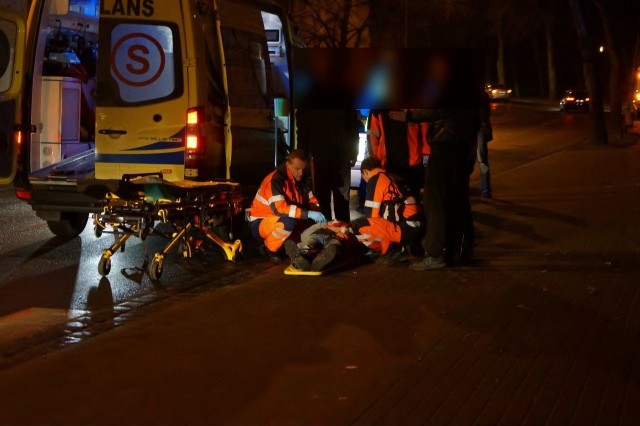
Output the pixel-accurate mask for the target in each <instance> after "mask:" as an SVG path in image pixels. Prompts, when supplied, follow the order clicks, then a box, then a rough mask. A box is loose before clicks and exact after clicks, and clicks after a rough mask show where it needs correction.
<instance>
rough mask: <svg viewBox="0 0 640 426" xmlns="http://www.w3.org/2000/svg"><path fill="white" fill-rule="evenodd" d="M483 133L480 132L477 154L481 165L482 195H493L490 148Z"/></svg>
mask: <svg viewBox="0 0 640 426" xmlns="http://www.w3.org/2000/svg"><path fill="white" fill-rule="evenodd" d="M487 144H488V142H486V138H485V136H484V134H483V133H482V132H478V147H477V149H476V154H477V157H478V163H479V164H480V193H482V194H490V193H491V171H490V169H489V146H488V145H487Z"/></svg>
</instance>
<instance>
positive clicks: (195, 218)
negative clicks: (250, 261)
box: [93, 174, 243, 280]
mask: <svg viewBox="0 0 640 426" xmlns="http://www.w3.org/2000/svg"><path fill="white" fill-rule="evenodd" d="M242 199H243V198H242V195H241V192H240V185H239V184H237V183H235V182H230V181H209V182H195V181H167V180H164V179H162V175H160V174H143V175H136V176H128V175H125V176H123V179H122V181H120V182H119V185H118V189H117V190H115V191H113V192H109V193H108V194H107V196H106V198H105V199H104V200H103V207H102V212H101V213H100V214H95V215H94V217H93V220H94V232H95V235H96V237H100V236H101V235H102V234H103V233H111V234H113V235H114V237H115V241H114V243H113V244H112V245H111V246H110V247H109V248H107V249H105V250H104V251H103V253H102V256H101V257H100V261H99V263H98V272H99V273H100V275H102V276H106V275H108V274H109V272H110V270H111V257H112V256H114V255H115V254H116V253H117V251H118V250H121V251H124V248H125V243H126V242H127V240H128V239H129V238H131V237H137V238H140V239H141V240H142V241H144V242H145V244H144V247H145V263H144V264H143V267H142V269H147V266H148V273H149V277H150V278H151V279H153V280H157V279H159V278H160V276H161V275H162V270H163V263H164V259H165V256H166V255H167V254H168V253H169V252H171V251H172V250H173V249H175V248H178V249H179V251H180V252H181V254H182V256H183V257H191V255H192V252H193V251H194V249H195V248H196V247H199V246H200V245H201V244H202V243H203V242H204V241H209V242H212V243H214V244H215V245H216V246H218V247H219V248H221V249H222V252H223V254H224V257H225V258H226V259H227V260H230V261H232V262H233V261H235V260H236V256H237V255H238V253H240V252H241V251H242V242H241V241H240V240H235V241H233V242H232V241H228V240H230V239H232V236H231V234H230V233H229V231H228V230H229V229H231V225H232V224H231V221H232V220H233V218H234V217H235V216H237V215H238V214H239V213H240V212H241V211H242V205H241V204H242ZM160 224H164V225H163V226H162V227H161V226H160ZM166 225H168V228H169V229H170V230H169V231H168V232H167V231H166V230H162V229H165V228H167V226H166ZM161 228H162V229H161ZM152 235H156V236H160V237H163V238H165V239H167V240H168V243H167V244H166V245H165V247H164V248H163V249H162V250H161V251H159V252H156V253H155V254H154V255H153V259H152V260H151V263H149V262H148V257H147V255H146V238H147V237H149V236H152Z"/></svg>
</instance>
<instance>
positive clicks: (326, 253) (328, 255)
mask: <svg viewBox="0 0 640 426" xmlns="http://www.w3.org/2000/svg"><path fill="white" fill-rule="evenodd" d="M336 254H338V247H337V246H336V245H334V244H331V245H329V246H327V247H325V248H324V250H322V251H321V252H320V253H318V254H317V255H316V257H315V258H314V259H313V262H311V270H312V271H321V270H322V269H323V268H324V267H326V266H327V265H328V264H330V263H331V262H333V259H335V257H336Z"/></svg>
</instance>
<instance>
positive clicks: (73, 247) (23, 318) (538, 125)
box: [0, 103, 588, 359]
mask: <svg viewBox="0 0 640 426" xmlns="http://www.w3.org/2000/svg"><path fill="white" fill-rule="evenodd" d="M492 121H493V125H494V136H495V138H494V141H493V142H491V145H490V156H491V157H490V158H491V160H490V161H491V165H492V174H493V176H494V178H495V177H496V176H499V175H501V174H504V173H509V172H510V171H511V170H514V169H515V168H519V167H528V166H529V165H531V164H535V163H536V162H537V161H539V160H540V159H542V158H544V157H547V156H549V155H554V153H557V152H559V151H562V150H564V149H566V148H568V147H569V146H571V145H574V144H576V143H578V142H580V141H583V140H584V138H585V137H586V134H587V130H588V117H587V116H586V115H584V114H560V113H558V112H556V111H549V109H548V108H545V107H544V106H543V107H540V106H526V105H524V106H523V105H518V104H513V103H504V104H494V108H493V116H492ZM473 184H475V181H474V183H473ZM0 233H1V237H0V355H3V356H11V357H13V356H14V355H15V354H16V353H20V352H23V351H25V350H27V349H29V348H30V347H33V346H35V345H37V344H40V343H41V342H43V341H46V340H47V339H51V338H52V336H57V335H58V333H53V334H51V333H50V332H49V331H50V330H57V331H58V332H59V331H60V330H61V329H62V328H65V327H66V328H68V325H69V323H73V322H74V321H75V320H76V319H77V318H83V319H84V320H89V321H90V320H91V319H92V318H94V317H95V316H96V315H98V314H99V315H103V314H104V313H105V312H107V313H112V312H114V311H116V310H122V309H128V310H130V311H132V312H135V310H136V309H137V308H138V307H140V306H145V305H148V304H150V303H154V301H157V300H159V299H164V298H167V297H171V296H173V295H175V294H177V293H180V292H182V291H184V290H185V289H193V288H197V287H198V286H205V285H206V286H211V285H215V283H216V282H217V281H220V282H222V281H224V280H222V279H223V278H225V277H229V276H233V275H234V274H238V273H240V274H241V273H242V272H243V271H248V270H252V269H253V268H254V266H255V265H256V260H255V257H254V256H253V257H252V255H251V253H252V252H251V250H249V253H248V255H247V256H246V257H245V258H244V259H240V261H239V262H238V263H236V264H231V263H228V262H225V261H223V259H222V256H221V254H220V253H219V252H216V251H215V250H210V251H208V252H207V253H205V254H204V255H199V256H196V257H194V258H191V259H181V258H179V256H178V255H177V254H176V253H173V254H172V255H171V256H170V257H169V258H168V260H167V262H166V264H165V271H164V273H163V276H162V278H161V280H160V281H156V282H154V281H152V280H150V279H149V277H148V276H147V275H145V274H143V273H141V272H140V271H139V270H136V269H135V267H136V266H140V265H141V264H142V262H143V259H144V254H145V248H144V244H143V243H142V242H140V241H139V240H137V239H132V240H130V242H129V243H127V247H126V251H125V252H124V253H117V254H116V255H115V256H114V258H113V265H112V271H111V273H110V275H109V276H108V277H104V278H103V277H101V276H100V275H99V274H98V271H97V265H98V260H99V258H100V256H101V254H102V250H103V249H105V248H106V247H108V246H109V245H110V244H111V241H112V237H111V236H110V235H103V236H102V237H101V238H96V237H95V235H94V233H93V227H92V225H91V222H89V223H88V225H87V227H86V228H85V230H84V232H83V233H82V234H81V235H80V237H79V238H74V239H71V240H65V239H60V238H54V237H53V236H52V234H51V233H50V232H49V230H48V228H47V225H46V223H45V222H43V221H42V220H40V219H38V218H37V217H36V216H35V214H34V212H33V211H32V210H31V209H30V207H29V206H28V205H27V204H25V203H23V202H20V201H18V200H17V199H16V198H15V197H14V195H13V192H12V191H11V190H10V189H8V188H1V189H0ZM147 241H148V243H147V244H148V246H147V251H148V253H149V254H152V253H154V252H155V251H157V250H159V249H160V248H161V246H162V243H163V240H162V239H159V238H155V239H154V238H150V239H148V240H147ZM327 279H328V280H330V279H331V277H328V278H327ZM212 283H213V284H212ZM69 340H70V341H71V342H72V343H73V341H74V340H75V337H73V336H71V337H70V339H69ZM0 359H1V358H0Z"/></svg>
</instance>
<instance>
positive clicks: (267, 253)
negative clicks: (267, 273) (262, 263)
mask: <svg viewBox="0 0 640 426" xmlns="http://www.w3.org/2000/svg"><path fill="white" fill-rule="evenodd" d="M258 251H259V252H260V255H261V256H262V257H266V258H267V260H269V262H271V263H273V264H274V265H278V264H279V263H281V262H282V258H281V257H280V255H279V254H278V253H277V252H273V251H271V250H269V249H268V248H267V247H266V246H260V247H259V248H258Z"/></svg>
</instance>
